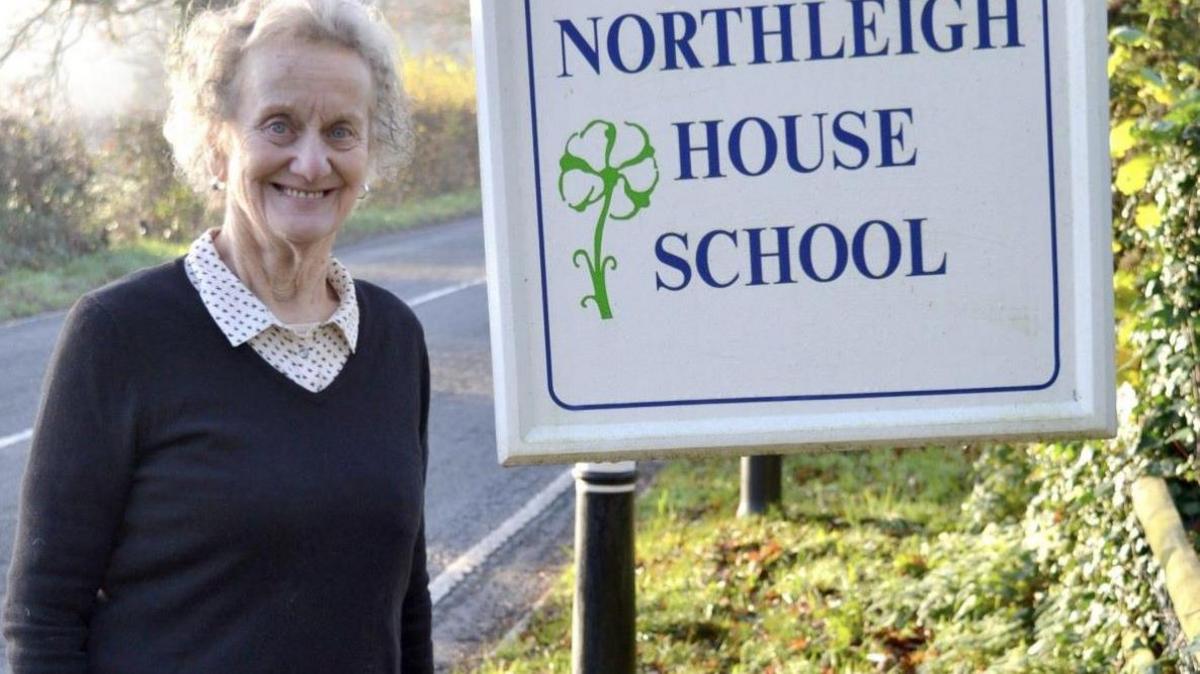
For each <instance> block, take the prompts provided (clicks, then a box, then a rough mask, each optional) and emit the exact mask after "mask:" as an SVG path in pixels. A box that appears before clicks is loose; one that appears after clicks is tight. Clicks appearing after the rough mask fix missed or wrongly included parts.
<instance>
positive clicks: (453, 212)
mask: <svg viewBox="0 0 1200 674" xmlns="http://www.w3.org/2000/svg"><path fill="white" fill-rule="evenodd" d="M480 206H481V203H480V194H479V188H478V187H472V188H468V189H463V190H457V191H454V192H447V193H445V194H439V195H437V196H433V197H427V198H424V199H414V200H412V201H409V202H406V203H404V204H402V205H400V206H398V207H386V206H372V205H370V202H369V201H368V202H367V205H364V206H363V207H362V208H359V209H358V210H356V211H354V214H353V215H351V216H350V219H349V220H348V221H347V222H346V225H345V226H344V227H343V228H342V231H341V233H340V234H338V243H339V244H346V243H352V242H355V241H361V240H363V239H365V238H368V237H371V236H375V235H377V234H386V233H388V232H398V231H401V230H404V229H409V228H411V227H415V226H417V225H428V224H433V223H438V222H446V221H449V220H455V219H457V218H461V217H464V216H467V215H471V214H474V213H478V212H479V209H480Z"/></svg>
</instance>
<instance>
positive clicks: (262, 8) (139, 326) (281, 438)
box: [4, 0, 433, 674]
mask: <svg viewBox="0 0 1200 674" xmlns="http://www.w3.org/2000/svg"><path fill="white" fill-rule="evenodd" d="M390 44H391V43H390V33H389V32H388V30H387V29H386V28H385V27H384V26H383V25H382V23H381V22H380V20H379V19H378V18H377V15H376V14H375V13H373V12H371V11H369V10H368V9H367V8H365V7H364V6H363V5H361V4H360V3H359V2H357V1H356V0H243V1H242V2H241V3H240V4H239V5H237V6H236V7H233V8H230V9H227V10H224V11H219V12H211V13H207V14H203V15H200V16H198V17H196V18H195V20H194V21H193V23H192V24H191V27H190V28H189V30H188V31H187V34H186V36H185V37H184V38H183V40H182V41H181V43H180V45H179V47H178V50H177V53H176V58H175V59H174V60H173V77H172V94H173V99H172V105H171V110H170V113H169V116H168V117H169V121H168V124H167V135H168V137H169V139H170V140H171V142H172V144H173V147H174V149H175V152H176V158H177V160H178V163H179V165H180V167H181V169H182V171H183V173H184V174H185V175H187V176H188V177H189V178H190V179H191V180H192V181H193V182H194V183H197V184H201V185H203V186H204V189H205V190H206V191H208V190H210V189H215V190H218V192H217V194H218V195H220V196H222V197H223V201H224V216H223V221H222V222H221V226H220V227H219V228H213V229H209V230H208V231H207V232H205V233H204V234H203V235H202V236H200V237H199V239H197V240H196V242H195V243H194V244H193V245H192V247H191V250H190V252H189V253H188V254H187V255H186V257H183V258H180V259H178V260H175V261H174V262H170V263H167V264H164V265H161V266H158V267H155V268H152V269H147V270H143V271H141V272H138V273H136V274H133V275H132V276H130V277H127V278H125V279H123V280H121V281H119V282H117V283H115V284H112V285H110V286H108V287H106V288H103V289H101V290H98V291H96V292H93V293H90V294H88V295H87V296H85V297H84V298H82V299H81V300H80V301H79V303H78V304H76V306H75V307H74V309H73V310H72V311H71V313H70V316H69V318H68V320H67V323H66V325H65V327H64V328H63V332H62V336H61V340H60V343H59V346H58V349H57V351H56V354H55V357H54V362H53V364H52V366H51V368H50V371H49V373H48V376H47V381H46V388H45V396H44V400H43V405H42V408H41V412H40V414H39V416H38V421H37V430H36V433H35V435H34V440H33V447H32V453H31V455H30V459H29V465H28V469H27V473H26V477H25V482H24V487H23V491H22V496H21V506H20V521H19V524H18V531H17V540H16V549H15V552H14V557H13V563H12V567H11V571H10V575H9V581H8V599H7V605H6V607H5V626H4V632H5V636H6V637H7V639H8V656H9V659H10V662H11V664H12V669H13V672H14V674H24V673H26V672H64V673H65V672H79V673H82V672H90V673H91V674H163V673H166V672H179V673H194V674H216V673H235V672H236V673H240V672H279V673H286V674H303V673H308V672H311V673H312V674H358V673H366V672H381V673H392V674H395V673H398V672H403V674H419V673H421V672H430V671H432V669H433V666H432V648H431V642H430V601H429V592H428V587H427V586H428V576H427V573H426V560H425V541H424V526H423V522H424V519H423V514H422V513H423V488H424V471H425V465H426V457H427V449H426V432H425V428H426V418H427V412H428V403H429V376H428V361H427V356H426V351H425V345H424V339H423V336H422V331H421V326H420V325H419V324H418V322H417V319H416V318H415V316H414V315H413V313H412V311H411V310H410V309H409V308H408V307H406V306H405V305H404V304H403V303H402V302H400V301H399V300H397V299H396V298H395V297H393V296H392V295H391V294H389V293H388V292H386V291H384V290H382V289H380V288H378V287H376V286H374V285H371V284H369V283H364V282H362V281H354V280H352V279H351V278H350V276H349V274H348V273H347V272H346V269H345V268H344V267H343V266H342V265H340V264H339V263H338V262H337V261H336V260H334V259H333V258H331V250H332V247H333V242H334V238H335V236H336V235H337V233H338V229H339V228H340V227H341V226H342V223H343V222H345V220H346V217H347V216H348V215H349V213H350V211H351V210H352V209H353V207H354V205H355V203H356V202H357V200H358V199H359V198H360V197H361V196H362V195H363V194H364V193H365V192H366V190H367V179H368V176H370V175H372V174H373V172H374V171H375V170H376V169H378V168H379V167H380V166H384V165H386V164H387V163H388V162H390V161H391V160H393V159H395V157H396V155H397V153H398V152H399V151H400V150H402V145H403V142H402V141H403V140H404V133H403V132H404V128H405V125H404V121H405V119H404V116H403V115H404V110H403V105H402V99H401V93H400V91H399V85H398V82H397V77H396V73H395V70H394V66H393V57H392V52H391V47H390ZM210 186H211V187H210Z"/></svg>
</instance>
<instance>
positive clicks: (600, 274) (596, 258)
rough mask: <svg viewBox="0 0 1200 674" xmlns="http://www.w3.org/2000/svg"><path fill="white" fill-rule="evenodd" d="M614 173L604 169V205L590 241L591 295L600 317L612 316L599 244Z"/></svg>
mask: <svg viewBox="0 0 1200 674" xmlns="http://www.w3.org/2000/svg"><path fill="white" fill-rule="evenodd" d="M614 174H615V172H612V173H610V172H609V171H605V175H604V205H603V206H602V207H601V208H600V217H599V218H598V219H597V220H596V234H595V236H594V238H593V241H592V264H591V267H592V268H591V272H592V292H593V295H592V297H593V299H595V300H596V308H597V309H599V310H600V318H601V319H609V318H612V309H610V308H609V306H608V286H607V284H606V283H605V281H604V271H605V268H606V267H607V266H608V264H607V263H606V261H605V259H604V254H603V251H602V250H601V244H602V242H603V240H604V222H605V221H606V220H608V209H609V207H610V206H611V205H612V198H613V189H615V188H616V186H617V179H616V175H614Z"/></svg>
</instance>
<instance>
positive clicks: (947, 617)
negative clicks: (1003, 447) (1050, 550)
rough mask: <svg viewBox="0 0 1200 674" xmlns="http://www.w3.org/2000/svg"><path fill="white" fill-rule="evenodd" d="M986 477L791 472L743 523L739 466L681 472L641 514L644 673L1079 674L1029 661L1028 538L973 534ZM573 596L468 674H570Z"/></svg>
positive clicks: (903, 460) (550, 605)
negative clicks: (774, 499) (969, 517)
mask: <svg viewBox="0 0 1200 674" xmlns="http://www.w3.org/2000/svg"><path fill="white" fill-rule="evenodd" d="M974 477H975V476H973V474H972V468H971V457H970V456H967V455H966V454H964V452H963V451H962V450H958V449H920V450H908V451H903V452H892V451H879V450H877V451H870V452H855V453H846V454H825V455H801V456H793V457H789V458H788V459H787V460H786V461H785V468H784V479H785V497H784V506H783V508H782V509H781V510H780V511H778V512H774V513H772V514H771V515H769V516H767V517H760V518H749V519H743V520H739V519H736V518H735V517H733V514H734V512H735V511H736V508H737V499H738V492H737V490H738V466H737V463H736V462H733V461H708V462H699V461H693V462H685V461H680V462H672V463H671V464H669V465H668V466H667V467H665V468H664V469H663V471H662V472H661V473H660V474H659V475H658V477H657V478H656V480H655V484H654V485H653V487H652V488H651V489H649V490H648V491H647V492H646V494H644V495H643V496H642V497H641V499H640V501H639V513H638V532H637V541H638V562H637V569H636V571H637V579H638V585H637V592H638V598H637V601H638V628H637V629H638V633H637V640H638V659H639V671H640V672H643V673H650V672H655V673H664V674H665V673H670V674H688V673H693V672H695V673H700V672H703V673H705V674H710V673H717V674H751V673H753V674H784V673H801V672H819V673H824V672H838V673H841V672H911V671H916V670H917V669H918V668H920V670H921V671H930V672H974V671H1011V672H1025V671H1070V670H1071V666H1070V663H1056V662H1049V661H1046V660H1044V659H1043V660H1041V661H1038V660H1037V659H1036V658H1030V657H1029V656H1028V655H1027V653H1026V650H1027V645H1028V643H1029V641H1030V639H1031V632H1032V629H1033V621H1034V615H1033V608H1032V607H1033V605H1034V601H1035V599H1034V598H1035V594H1036V593H1037V592H1039V591H1041V590H1042V589H1043V588H1041V587H1040V586H1039V585H1038V582H1039V581H1038V578H1037V574H1036V565H1035V560H1033V559H1032V558H1031V556H1030V554H1029V553H1028V552H1026V551H1025V550H1024V549H1023V548H1022V547H1021V545H1020V541H1021V532H1020V527H1019V526H1017V525H1012V524H1010V525H1003V526H989V527H987V528H985V529H983V530H982V531H978V532H975V533H970V532H969V531H968V530H967V529H966V528H965V527H964V526H962V509H961V505H962V503H963V502H964V500H965V499H966V498H967V497H968V495H969V493H970V491H971V486H972V483H973V481H974ZM572 582H573V580H572V577H571V572H570V570H568V571H567V572H566V573H565V575H564V576H563V577H562V578H560V579H559V581H558V583H557V584H556V586H555V589H554V590H552V592H551V594H550V595H549V596H548V598H547V600H546V601H545V602H544V603H543V605H542V607H541V608H540V609H539V610H538V611H537V612H535V614H534V615H533V617H532V618H531V620H530V621H529V624H528V627H527V628H526V630H525V631H524V632H523V633H522V634H521V635H520V636H519V637H517V638H516V639H515V640H514V641H512V642H509V643H506V644H502V645H501V646H500V647H499V648H498V650H497V651H496V652H495V653H493V654H492V655H490V656H488V657H487V658H485V659H484V661H483V662H482V663H478V664H472V665H470V668H462V669H460V670H459V672H460V673H461V672H467V671H471V672H478V673H485V674H548V673H551V672H569V671H570V649H571V646H570V633H571V629H570V625H571V592H572Z"/></svg>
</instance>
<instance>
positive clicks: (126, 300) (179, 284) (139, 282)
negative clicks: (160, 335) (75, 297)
mask: <svg viewBox="0 0 1200 674" xmlns="http://www.w3.org/2000/svg"><path fill="white" fill-rule="evenodd" d="M182 265H183V258H176V259H174V260H169V261H167V262H163V263H161V264H158V265H154V266H152V267H147V268H145V269H139V270H138V271H135V272H132V273H130V274H127V275H125V276H123V277H121V278H119V279H117V280H115V281H112V282H110V283H108V284H106V285H104V286H102V287H100V288H97V289H95V290H92V291H90V292H87V293H85V294H84V295H83V296H82V297H81V298H80V299H79V302H78V303H77V306H89V305H90V306H98V307H101V308H103V310H104V311H105V312H106V313H108V314H110V315H111V316H112V317H113V318H114V319H115V320H116V321H118V322H120V323H127V322H129V321H134V320H138V319H143V318H147V317H153V316H161V315H162V312H164V311H170V310H171V309H172V308H173V307H176V306H180V304H181V303H186V302H187V301H188V300H189V299H190V297H189V295H188V292H187V291H188V290H189V289H190V282H189V281H188V280H187V274H186V273H185V272H184V271H183V266H182Z"/></svg>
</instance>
